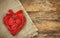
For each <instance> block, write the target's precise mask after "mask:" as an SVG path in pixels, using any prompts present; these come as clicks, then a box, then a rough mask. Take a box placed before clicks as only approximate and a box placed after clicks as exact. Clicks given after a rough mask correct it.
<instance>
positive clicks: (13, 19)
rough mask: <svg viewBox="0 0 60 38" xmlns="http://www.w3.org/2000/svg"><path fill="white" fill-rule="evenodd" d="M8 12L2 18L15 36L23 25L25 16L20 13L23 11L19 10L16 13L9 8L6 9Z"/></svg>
mask: <svg viewBox="0 0 60 38" xmlns="http://www.w3.org/2000/svg"><path fill="white" fill-rule="evenodd" d="M8 12H9V13H8V14H6V15H5V16H4V18H3V21H4V24H5V25H6V27H7V28H8V30H9V31H10V33H11V34H12V35H13V36H15V35H16V34H17V33H18V32H19V31H21V29H22V28H23V26H24V25H25V22H26V18H25V16H24V15H23V14H22V13H23V11H22V10H19V11H17V12H16V13H14V12H13V11H12V10H11V9H10V10H8Z"/></svg>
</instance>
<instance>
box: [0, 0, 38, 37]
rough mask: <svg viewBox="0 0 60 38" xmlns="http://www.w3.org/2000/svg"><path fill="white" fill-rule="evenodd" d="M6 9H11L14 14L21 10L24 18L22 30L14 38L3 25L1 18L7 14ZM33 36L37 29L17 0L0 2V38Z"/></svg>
mask: <svg viewBox="0 0 60 38" xmlns="http://www.w3.org/2000/svg"><path fill="white" fill-rule="evenodd" d="M8 9H12V10H13V11H14V12H16V11H18V10H20V9H21V10H23V11H24V12H23V14H24V15H25V17H26V24H25V26H24V28H23V29H22V30H21V31H20V32H19V33H18V34H17V35H16V36H12V35H11V34H10V32H9V30H8V29H7V28H6V26H5V25H4V23H3V17H4V16H5V15H6V13H8ZM35 35H37V28H36V27H35V26H34V24H33V23H32V21H31V19H30V17H29V16H28V14H27V13H26V11H25V10H24V8H23V6H22V5H21V3H20V2H19V0H0V38H30V37H32V36H35Z"/></svg>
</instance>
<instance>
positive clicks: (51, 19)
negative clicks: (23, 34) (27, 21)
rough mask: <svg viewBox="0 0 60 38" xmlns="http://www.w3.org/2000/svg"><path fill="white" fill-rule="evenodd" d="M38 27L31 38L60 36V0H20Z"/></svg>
mask: <svg viewBox="0 0 60 38" xmlns="http://www.w3.org/2000/svg"><path fill="white" fill-rule="evenodd" d="M20 1H21V3H22V4H23V6H24V8H25V10H26V11H27V12H28V14H29V16H30V17H31V19H32V21H33V22H34V24H35V25H36V27H37V28H38V30H39V31H38V33H39V34H38V35H37V36H35V37H33V38H60V0H25V1H24V0H20Z"/></svg>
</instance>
